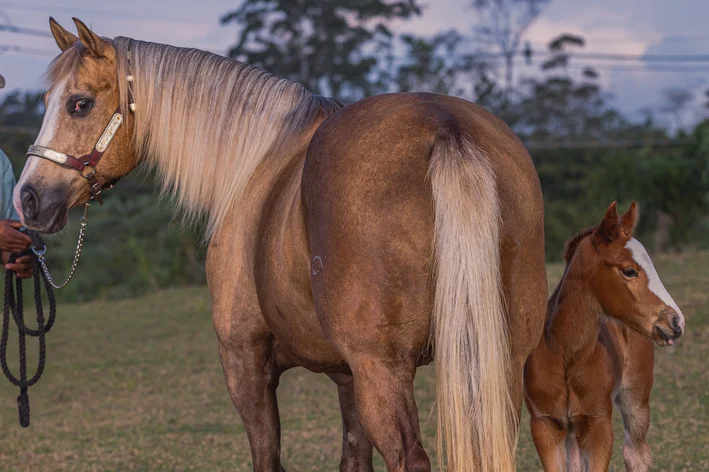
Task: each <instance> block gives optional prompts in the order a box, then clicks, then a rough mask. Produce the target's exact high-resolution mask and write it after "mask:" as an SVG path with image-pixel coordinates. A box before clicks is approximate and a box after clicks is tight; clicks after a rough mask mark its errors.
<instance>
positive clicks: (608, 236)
mask: <svg viewBox="0 0 709 472" xmlns="http://www.w3.org/2000/svg"><path fill="white" fill-rule="evenodd" d="M619 230H620V221H619V220H618V207H617V204H616V202H613V203H611V206H609V207H608V210H606V215H605V216H604V217H603V220H602V221H601V223H600V224H599V225H598V226H597V227H596V229H595V230H594V231H593V237H592V241H593V245H594V246H596V247H598V245H599V244H601V243H604V242H605V243H609V242H611V241H613V240H614V239H616V238H617V237H618V231H619Z"/></svg>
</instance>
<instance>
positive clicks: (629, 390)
mask: <svg viewBox="0 0 709 472" xmlns="http://www.w3.org/2000/svg"><path fill="white" fill-rule="evenodd" d="M628 337H629V341H630V348H631V349H632V351H631V355H630V356H628V358H627V359H626V365H625V369H624V371H623V379H622V381H621V386H620V389H619V390H618V394H617V395H616V397H615V404H616V406H617V407H618V409H619V410H620V413H621V415H622V416H623V427H624V429H625V445H624V446H623V459H624V460H625V470H627V471H628V472H647V471H649V470H650V465H651V463H652V454H651V453H650V446H649V445H648V444H647V441H646V439H645V438H646V436H647V431H648V429H649V428H650V392H651V390H652V383H653V372H652V367H653V360H654V349H655V346H654V345H653V343H652V341H650V340H646V339H645V338H641V337H640V335H638V334H636V333H634V332H632V333H629V336H628ZM635 364H638V365H635Z"/></svg>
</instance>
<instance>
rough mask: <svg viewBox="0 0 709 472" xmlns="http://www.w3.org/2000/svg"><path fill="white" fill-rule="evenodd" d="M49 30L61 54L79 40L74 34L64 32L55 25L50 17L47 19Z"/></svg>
mask: <svg viewBox="0 0 709 472" xmlns="http://www.w3.org/2000/svg"><path fill="white" fill-rule="evenodd" d="M49 29H51V30H52V36H54V40H55V41H56V42H57V46H59V49H61V50H62V52H64V51H66V50H67V49H69V48H70V47H72V46H73V45H74V44H76V42H77V41H78V40H79V38H77V37H76V35H75V34H73V33H70V32H69V31H67V30H65V29H64V28H63V27H62V25H60V24H59V23H57V21H56V20H55V19H54V18H52V17H51V16H50V17H49Z"/></svg>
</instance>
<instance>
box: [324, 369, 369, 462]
mask: <svg viewBox="0 0 709 472" xmlns="http://www.w3.org/2000/svg"><path fill="white" fill-rule="evenodd" d="M330 378H331V379H332V381H333V382H335V383H336V384H337V394H338V396H339V399H340V412H341V413H342V459H341V460H340V472H373V471H374V468H373V466H372V452H373V447H372V443H371V442H369V440H368V439H367V436H365V432H364V428H363V427H362V423H360V422H359V418H357V412H356V411H355V397H354V383H353V381H352V376H351V375H345V374H331V375H330Z"/></svg>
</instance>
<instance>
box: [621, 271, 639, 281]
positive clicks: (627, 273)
mask: <svg viewBox="0 0 709 472" xmlns="http://www.w3.org/2000/svg"><path fill="white" fill-rule="evenodd" d="M622 272H623V276H624V277H625V278H627V279H634V278H635V277H637V276H638V271H637V270H635V269H623V271H622Z"/></svg>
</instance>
